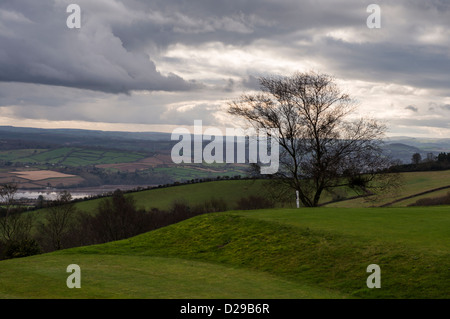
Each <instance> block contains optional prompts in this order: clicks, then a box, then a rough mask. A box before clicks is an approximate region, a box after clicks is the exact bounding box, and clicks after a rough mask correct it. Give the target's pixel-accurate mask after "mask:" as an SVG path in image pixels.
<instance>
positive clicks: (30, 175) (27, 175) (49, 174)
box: [12, 170, 76, 181]
mask: <svg viewBox="0 0 450 319" xmlns="http://www.w3.org/2000/svg"><path fill="white" fill-rule="evenodd" d="M12 174H14V175H17V176H19V177H21V178H23V179H29V180H32V181H40V180H43V179H49V178H68V177H75V176H76V175H69V174H63V173H59V172H55V171H47V170H42V171H15V172H12Z"/></svg>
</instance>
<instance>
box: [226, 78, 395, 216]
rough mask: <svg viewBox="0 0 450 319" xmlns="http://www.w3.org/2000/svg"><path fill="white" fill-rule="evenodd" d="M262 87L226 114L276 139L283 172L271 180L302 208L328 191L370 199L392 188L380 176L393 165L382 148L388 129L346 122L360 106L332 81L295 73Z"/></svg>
mask: <svg viewBox="0 0 450 319" xmlns="http://www.w3.org/2000/svg"><path fill="white" fill-rule="evenodd" d="M260 85H261V89H262V92H261V93H258V94H244V95H243V96H241V98H240V99H239V100H237V101H233V102H231V103H229V108H228V113H229V114H232V115H235V116H238V117H240V118H242V119H244V120H246V121H247V123H248V124H250V125H251V126H253V128H254V129H257V130H259V131H261V130H262V131H264V132H265V133H266V134H268V135H269V136H271V138H276V139H277V140H278V142H279V145H280V166H279V167H280V169H279V171H278V172H277V173H276V174H274V175H273V176H272V177H273V178H274V180H276V181H277V182H282V183H284V184H286V185H287V186H288V188H290V189H293V190H296V191H298V194H299V197H300V200H301V202H302V204H303V205H304V206H308V207H311V206H317V205H318V204H319V200H320V198H321V195H322V194H323V192H324V191H326V190H328V191H332V189H335V188H337V187H343V186H346V187H351V188H352V189H354V190H355V191H357V192H359V193H360V194H369V193H370V192H371V191H374V190H376V189H378V190H380V189H385V188H386V187H388V186H392V185H393V184H392V183H393V181H392V179H389V178H386V176H387V175H384V176H383V178H381V174H379V172H380V170H382V169H385V168H386V167H388V166H389V160H388V158H387V157H386V156H384V155H383V151H382V148H381V146H382V138H383V136H384V132H385V129H386V127H385V126H384V125H382V124H380V123H378V122H377V121H376V120H372V119H358V120H353V121H350V120H348V118H349V115H350V114H351V112H352V111H354V110H355V108H356V103H355V101H354V100H353V99H352V98H350V96H349V95H348V94H345V93H343V92H341V90H340V89H339V88H338V86H337V85H336V83H335V79H334V78H333V77H331V76H329V75H326V74H317V73H314V72H308V73H295V74H294V75H292V76H290V77H262V78H260ZM273 129H275V130H276V132H277V134H276V135H273V134H272V135H271V131H272V130H273Z"/></svg>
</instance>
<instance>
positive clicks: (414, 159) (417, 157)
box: [411, 153, 422, 165]
mask: <svg viewBox="0 0 450 319" xmlns="http://www.w3.org/2000/svg"><path fill="white" fill-rule="evenodd" d="M421 161H422V155H420V153H414V154H413V156H412V157H411V163H413V164H416V165H417V164H419V163H420V162H421Z"/></svg>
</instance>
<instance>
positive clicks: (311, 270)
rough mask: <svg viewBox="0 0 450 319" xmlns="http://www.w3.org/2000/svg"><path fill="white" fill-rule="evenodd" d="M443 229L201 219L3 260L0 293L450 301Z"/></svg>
mask: <svg viewBox="0 0 450 319" xmlns="http://www.w3.org/2000/svg"><path fill="white" fill-rule="evenodd" d="M448 229H450V213H449V208H448V207H439V208H433V209H428V208H396V209H388V208H372V209H369V208H366V209H333V208H316V209H275V210H270V209H269V210H258V211H234V212H226V213H214V214H206V215H202V216H197V217H195V218H192V219H189V220H186V221H183V222H180V223H177V224H174V225H171V226H168V227H164V228H161V229H158V230H155V231H152V232H148V233H145V234H142V235H139V236H136V237H133V238H129V239H126V240H122V241H117V242H111V243H107V244H103V245H95V246H86V247H79V248H73V249H68V250H64V251H60V252H56V253H51V254H46V255H41V256H34V257H30V258H23V259H18V260H9V261H1V262H0V296H3V297H9V298H22V297H23V298H33V297H37V296H39V297H45V298H136V297H138V298H139V297H145V298H450V290H449V287H450V276H449V275H448V274H449V270H450V255H449V247H450V233H449V232H448ZM71 263H76V264H78V265H80V267H81V269H82V288H81V289H79V290H77V291H73V290H71V289H68V288H66V287H65V278H67V274H66V273H65V267H67V265H69V264H71ZM370 264H378V265H379V266H380V267H381V289H369V288H367V286H366V279H367V276H368V275H369V274H368V273H366V268H367V266H368V265H370ZM17 278H21V280H18V279H17ZM199 279H200V280H199Z"/></svg>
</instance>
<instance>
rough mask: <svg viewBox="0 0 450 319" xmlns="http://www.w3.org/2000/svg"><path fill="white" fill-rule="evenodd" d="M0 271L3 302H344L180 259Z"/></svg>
mask: <svg viewBox="0 0 450 319" xmlns="http://www.w3.org/2000/svg"><path fill="white" fill-rule="evenodd" d="M30 263H32V264H33V265H30ZM70 263H77V265H79V266H80V268H81V288H80V289H68V288H67V286H66V279H67V277H68V276H69V275H70V274H69V273H66V267H67V266H68V265H69V264H70ZM0 269H1V277H0V298H39V299H42V298H91V299H93V298H121V299H126V298H139V299H142V298H155V299H156V298H171V299H172V298H176V299H184V298H191V297H192V296H194V297H196V298H211V297H214V298H227V299H231V298H244V299H251V298H258V299H260V298H261V299H265V298H270V299H274V298H283V299H289V298H320V297H326V298H341V297H342V296H341V295H340V294H337V293H334V292H331V291H327V290H325V289H319V288H315V287H309V286H307V285H301V284H297V283H293V282H290V281H287V280H280V278H278V277H276V276H273V275H270V274H267V273H264V272H257V271H251V270H246V269H238V268H230V267H226V266H220V265H216V264H211V263H205V262H199V261H192V260H185V259H180V258H164V257H142V256H123V255H122V256H117V255H101V256H99V255H74V256H72V257H69V258H68V257H67V256H58V255H52V256H49V255H45V256H34V257H30V258H25V259H18V260H10V261H3V262H0ZM18 278H20V280H18ZM42 282H45V284H44V285H43V284H42Z"/></svg>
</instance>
